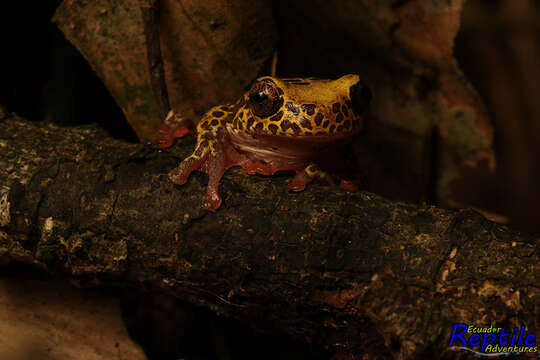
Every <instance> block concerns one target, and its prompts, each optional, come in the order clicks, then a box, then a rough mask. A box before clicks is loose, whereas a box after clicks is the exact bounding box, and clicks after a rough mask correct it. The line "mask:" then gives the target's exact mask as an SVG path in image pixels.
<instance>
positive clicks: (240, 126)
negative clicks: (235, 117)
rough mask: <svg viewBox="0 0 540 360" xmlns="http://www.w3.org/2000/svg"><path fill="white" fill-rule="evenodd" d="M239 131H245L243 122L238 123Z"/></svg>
mask: <svg viewBox="0 0 540 360" xmlns="http://www.w3.org/2000/svg"><path fill="white" fill-rule="evenodd" d="M238 130H244V125H243V123H242V122H241V121H240V122H238Z"/></svg>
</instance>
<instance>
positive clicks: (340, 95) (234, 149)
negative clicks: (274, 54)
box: [157, 74, 372, 211]
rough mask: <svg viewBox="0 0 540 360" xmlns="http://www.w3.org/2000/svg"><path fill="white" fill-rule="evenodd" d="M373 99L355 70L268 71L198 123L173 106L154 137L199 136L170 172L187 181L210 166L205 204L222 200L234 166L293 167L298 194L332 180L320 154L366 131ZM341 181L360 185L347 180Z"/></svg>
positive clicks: (168, 141) (292, 184) (166, 143)
mask: <svg viewBox="0 0 540 360" xmlns="http://www.w3.org/2000/svg"><path fill="white" fill-rule="evenodd" d="M371 97H372V94H371V90H370V88H369V87H368V86H367V85H365V84H364V82H363V81H362V80H361V79H360V76H359V75H357V74H348V75H344V76H342V77H340V78H338V79H318V78H313V77H309V78H277V77H274V76H263V77H259V78H257V79H256V80H255V81H254V82H253V83H252V85H251V87H250V88H249V90H248V91H247V92H245V93H244V94H243V95H242V96H241V97H240V98H239V99H238V100H237V101H236V102H234V103H231V104H226V105H218V106H214V107H212V108H211V109H210V110H208V111H207V112H206V113H205V114H204V115H203V116H202V118H201V120H200V121H199V123H198V124H197V126H196V128H194V126H193V125H191V123H190V122H189V121H186V120H185V119H184V118H183V117H182V116H181V115H180V114H179V113H177V112H175V111H173V110H171V111H170V112H169V114H168V115H167V117H166V119H165V120H164V122H163V123H162V125H161V126H160V128H159V130H158V133H159V138H158V139H157V143H158V145H159V146H161V147H163V148H167V147H170V146H172V144H173V143H174V141H175V139H177V138H182V137H184V136H186V135H188V134H189V135H192V136H194V137H196V139H197V143H196V145H195V150H194V151H193V153H192V154H191V155H190V156H188V157H187V158H185V159H184V160H183V161H182V162H181V163H180V164H179V165H178V166H177V167H176V168H175V169H173V170H172V171H171V172H170V173H169V174H168V178H169V180H170V181H171V182H172V183H173V184H177V185H183V184H185V183H186V182H187V180H188V178H189V176H190V174H191V173H192V172H193V171H195V170H199V171H202V172H205V173H206V174H207V175H208V185H207V187H206V195H205V199H204V202H203V208H205V209H206V210H209V211H216V210H217V209H219V208H220V206H221V203H222V199H221V196H220V194H219V190H218V187H219V183H220V180H221V178H222V176H223V174H224V173H225V172H226V171H227V169H229V168H231V167H233V166H240V167H242V168H243V169H244V170H245V171H246V172H247V173H248V174H260V175H273V174H275V173H276V172H277V171H282V170H287V171H293V172H294V173H295V175H294V177H293V178H292V179H290V180H289V181H288V184H287V185H288V188H289V189H290V190H292V191H293V192H298V191H302V190H304V189H305V188H306V186H307V185H308V184H309V183H310V182H311V181H313V180H315V179H317V180H320V181H323V182H327V183H332V177H331V176H330V175H329V174H328V173H327V172H325V171H323V170H322V169H321V168H320V167H319V165H318V164H317V154H318V153H319V152H321V151H324V149H325V148H326V147H327V146H328V145H330V144H334V143H338V142H342V141H344V140H345V139H349V138H352V137H353V136H354V135H356V134H358V133H359V132H360V131H361V130H362V128H363V127H364V123H365V112H366V109H367V108H368V105H369V103H370V101H371ZM341 186H342V187H343V188H346V189H349V190H351V191H354V190H355V186H354V184H352V182H350V181H347V180H342V182H341Z"/></svg>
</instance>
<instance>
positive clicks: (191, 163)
mask: <svg viewBox="0 0 540 360" xmlns="http://www.w3.org/2000/svg"><path fill="white" fill-rule="evenodd" d="M198 149H199V147H197V149H196V150H195V153H194V154H193V155H190V156H188V157H187V158H185V159H184V161H182V162H181V163H180V165H178V166H177V167H176V168H175V169H174V170H172V171H171V172H170V173H169V180H170V181H171V182H172V183H173V184H177V185H184V184H185V183H186V182H187V180H188V178H189V175H190V174H191V173H192V172H193V171H194V170H198V169H201V167H202V165H203V163H204V162H205V161H206V157H207V155H208V149H207V148H204V147H200V149H201V150H200V152H199V151H198ZM198 154H200V155H198Z"/></svg>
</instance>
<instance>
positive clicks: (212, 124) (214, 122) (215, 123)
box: [210, 119, 219, 126]
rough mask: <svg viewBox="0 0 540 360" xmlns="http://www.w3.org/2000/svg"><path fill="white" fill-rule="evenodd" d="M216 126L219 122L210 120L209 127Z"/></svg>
mask: <svg viewBox="0 0 540 360" xmlns="http://www.w3.org/2000/svg"><path fill="white" fill-rule="evenodd" d="M217 124H219V121H217V119H214V120H212V122H211V123H210V125H211V126H216V125H217Z"/></svg>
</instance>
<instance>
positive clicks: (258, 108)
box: [249, 79, 283, 118]
mask: <svg viewBox="0 0 540 360" xmlns="http://www.w3.org/2000/svg"><path fill="white" fill-rule="evenodd" d="M282 102H283V101H282V99H281V97H280V95H279V89H278V87H277V86H276V84H274V82H273V81H271V80H269V79H265V80H261V81H258V82H256V83H255V84H253V86H252V87H251V90H249V105H250V106H251V111H253V113H254V114H255V115H257V116H258V117H261V118H264V117H268V116H270V115H273V114H275V113H276V112H277V111H278V109H279V108H280V106H281V103H282Z"/></svg>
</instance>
